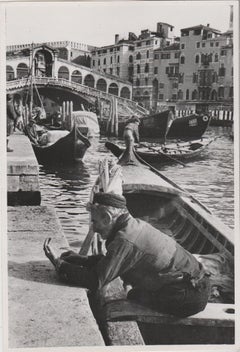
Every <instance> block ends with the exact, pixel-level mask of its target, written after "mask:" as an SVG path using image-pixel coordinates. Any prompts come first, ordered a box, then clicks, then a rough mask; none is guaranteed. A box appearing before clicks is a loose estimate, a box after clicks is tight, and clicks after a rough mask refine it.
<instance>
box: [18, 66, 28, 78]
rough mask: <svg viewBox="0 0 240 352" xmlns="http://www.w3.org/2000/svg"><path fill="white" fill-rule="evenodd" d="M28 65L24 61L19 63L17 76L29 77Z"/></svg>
mask: <svg viewBox="0 0 240 352" xmlns="http://www.w3.org/2000/svg"><path fill="white" fill-rule="evenodd" d="M28 72H29V69H28V66H27V65H26V64H24V63H20V64H18V67H17V78H22V77H27V76H28Z"/></svg>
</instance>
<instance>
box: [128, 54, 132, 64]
mask: <svg viewBox="0 0 240 352" xmlns="http://www.w3.org/2000/svg"><path fill="white" fill-rule="evenodd" d="M128 61H129V63H130V64H131V63H132V62H133V56H132V55H130V56H129V58H128Z"/></svg>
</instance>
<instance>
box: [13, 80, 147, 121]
mask: <svg viewBox="0 0 240 352" xmlns="http://www.w3.org/2000/svg"><path fill="white" fill-rule="evenodd" d="M34 83H35V84H37V85H53V86H58V87H59V86H60V87H65V88H69V89H71V90H76V91H77V92H81V93H84V94H87V95H89V96H93V97H95V98H96V97H97V98H102V99H106V100H108V101H109V100H112V98H117V100H118V102H119V103H121V104H122V105H124V104H127V105H128V106H131V108H133V109H134V110H137V111H138V112H139V113H140V114H144V115H145V114H148V110H146V109H145V108H143V107H142V106H140V105H138V103H137V102H134V101H132V100H130V99H128V98H123V97H119V96H116V95H114V94H111V93H106V92H103V91H100V90H98V89H96V88H93V87H89V86H86V85H84V84H81V83H77V82H72V81H69V80H67V79H65V78H53V77H34ZM30 85H31V81H30V79H29V78H21V79H18V80H13V81H7V92H9V91H11V90H13V89H18V88H24V87H26V86H29V87H30Z"/></svg>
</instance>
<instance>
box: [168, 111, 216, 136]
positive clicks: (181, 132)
mask: <svg viewBox="0 0 240 352" xmlns="http://www.w3.org/2000/svg"><path fill="white" fill-rule="evenodd" d="M210 120H211V118H210V117H209V116H207V115H198V114H191V115H188V116H184V117H180V118H176V119H175V120H173V122H172V124H171V126H170V128H169V130H168V132H167V139H187V140H189V139H197V138H201V137H202V135H203V134H204V132H205V131H206V129H207V127H208V126H209V123H210Z"/></svg>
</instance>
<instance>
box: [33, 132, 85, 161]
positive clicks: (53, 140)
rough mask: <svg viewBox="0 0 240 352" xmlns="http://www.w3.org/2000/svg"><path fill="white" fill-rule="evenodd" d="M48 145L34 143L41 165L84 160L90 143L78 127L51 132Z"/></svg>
mask: <svg viewBox="0 0 240 352" xmlns="http://www.w3.org/2000/svg"><path fill="white" fill-rule="evenodd" d="M47 133H48V140H49V141H48V143H47V144H46V145H43V146H41V145H36V144H34V143H32V146H33V150H34V152H35V155H36V158H37V160H38V162H39V163H40V164H50V163H54V164H55V163H56V164H60V163H61V164H72V163H74V162H77V161H79V160H82V159H83V157H84V155H85V152H86V150H87V148H89V147H90V145H91V144H90V142H89V140H88V138H87V137H85V136H84V135H83V134H82V133H81V132H80V131H79V130H78V128H77V127H75V126H74V127H73V128H72V130H71V131H70V132H69V131H61V130H56V131H49V132H47Z"/></svg>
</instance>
